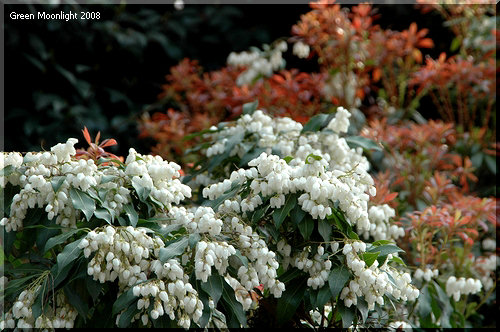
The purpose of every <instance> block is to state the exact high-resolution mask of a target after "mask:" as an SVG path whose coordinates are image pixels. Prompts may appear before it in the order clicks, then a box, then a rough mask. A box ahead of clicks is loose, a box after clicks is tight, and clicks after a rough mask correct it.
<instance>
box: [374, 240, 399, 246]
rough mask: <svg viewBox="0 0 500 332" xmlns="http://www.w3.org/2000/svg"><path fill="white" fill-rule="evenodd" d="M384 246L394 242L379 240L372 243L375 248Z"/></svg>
mask: <svg viewBox="0 0 500 332" xmlns="http://www.w3.org/2000/svg"><path fill="white" fill-rule="evenodd" d="M384 244H394V242H392V241H389V240H378V241H374V242H373V243H372V245H373V246H381V245H384Z"/></svg>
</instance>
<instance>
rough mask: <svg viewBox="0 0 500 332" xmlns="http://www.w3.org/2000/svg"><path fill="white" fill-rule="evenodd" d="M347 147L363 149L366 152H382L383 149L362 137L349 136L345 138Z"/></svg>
mask: <svg viewBox="0 0 500 332" xmlns="http://www.w3.org/2000/svg"><path fill="white" fill-rule="evenodd" d="M345 140H346V142H347V145H349V147H351V148H354V149H355V148H357V147H361V148H363V149H364V150H375V151H382V147H381V146H380V145H378V144H377V143H376V142H374V141H372V140H370V139H368V138H366V137H362V136H349V137H346V138H345Z"/></svg>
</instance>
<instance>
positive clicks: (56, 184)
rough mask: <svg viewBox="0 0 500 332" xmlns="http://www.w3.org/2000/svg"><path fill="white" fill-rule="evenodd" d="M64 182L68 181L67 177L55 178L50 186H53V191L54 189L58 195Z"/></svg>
mask: <svg viewBox="0 0 500 332" xmlns="http://www.w3.org/2000/svg"><path fill="white" fill-rule="evenodd" d="M64 180H66V177H65V176H54V177H52V179H51V180H50V184H51V185H52V189H54V192H55V193H57V191H58V190H59V188H61V186H62V184H63V183H64Z"/></svg>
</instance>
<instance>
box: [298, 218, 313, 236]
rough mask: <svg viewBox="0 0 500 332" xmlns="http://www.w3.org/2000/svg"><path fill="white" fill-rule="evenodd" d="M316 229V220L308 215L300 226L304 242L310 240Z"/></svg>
mask: <svg viewBox="0 0 500 332" xmlns="http://www.w3.org/2000/svg"><path fill="white" fill-rule="evenodd" d="M313 229H314V220H313V219H312V217H311V216H310V215H307V216H306V217H305V218H304V219H302V221H301V222H300V224H299V231H300V234H301V235H302V237H303V238H304V240H309V237H310V236H311V234H312V232H313Z"/></svg>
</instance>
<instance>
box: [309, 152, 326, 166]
mask: <svg viewBox="0 0 500 332" xmlns="http://www.w3.org/2000/svg"><path fill="white" fill-rule="evenodd" d="M309 158H312V159H314V160H321V159H323V158H322V157H321V156H318V155H315V154H313V153H310V154H309V155H308V156H307V157H306V161H305V163H306V165H308V164H311V162H310V161H309Z"/></svg>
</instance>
